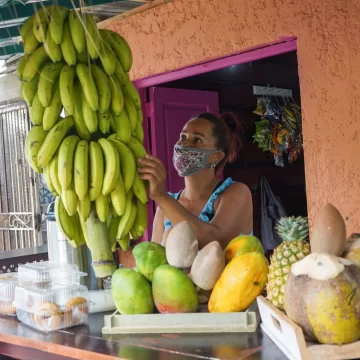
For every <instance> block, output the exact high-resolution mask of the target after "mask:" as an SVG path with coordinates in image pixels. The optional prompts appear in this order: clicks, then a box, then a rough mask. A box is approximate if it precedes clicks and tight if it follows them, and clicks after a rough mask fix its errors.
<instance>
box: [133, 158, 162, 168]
mask: <svg viewBox="0 0 360 360" xmlns="http://www.w3.org/2000/svg"><path fill="white" fill-rule="evenodd" d="M138 161H139V164H141V165H142V166H149V167H159V163H158V162H156V161H154V160H152V159H145V158H142V159H139V160H138ZM161 165H162V164H161Z"/></svg>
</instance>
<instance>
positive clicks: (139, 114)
mask: <svg viewBox="0 0 360 360" xmlns="http://www.w3.org/2000/svg"><path fill="white" fill-rule="evenodd" d="M143 121H144V114H143V112H142V110H141V109H137V122H138V123H140V124H142V123H143Z"/></svg>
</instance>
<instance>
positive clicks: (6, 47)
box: [0, 0, 147, 63]
mask: <svg viewBox="0 0 360 360" xmlns="http://www.w3.org/2000/svg"><path fill="white" fill-rule="evenodd" d="M145 2H147V0H86V1H84V0H55V1H54V0H0V60H6V62H7V63H10V62H11V61H13V60H16V58H19V54H22V53H23V47H22V45H21V44H19V33H20V28H21V25H22V24H23V23H24V21H25V20H26V19H27V18H28V17H29V16H31V15H32V14H33V13H34V12H35V11H37V10H38V9H39V8H40V7H41V6H47V5H59V6H64V7H67V8H73V7H75V8H79V7H81V8H82V11H83V12H87V13H91V14H93V15H96V16H97V17H98V20H99V21H102V20H105V19H107V18H109V17H113V16H115V15H118V14H120V13H123V12H126V11H128V10H132V9H134V8H136V7H139V6H141V5H143V4H144V3H145Z"/></svg>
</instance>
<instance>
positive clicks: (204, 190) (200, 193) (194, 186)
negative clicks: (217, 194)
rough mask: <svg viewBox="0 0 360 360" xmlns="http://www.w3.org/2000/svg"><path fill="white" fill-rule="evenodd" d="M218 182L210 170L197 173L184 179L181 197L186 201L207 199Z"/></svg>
mask: <svg viewBox="0 0 360 360" xmlns="http://www.w3.org/2000/svg"><path fill="white" fill-rule="evenodd" d="M218 182H219V179H218V178H217V177H216V176H215V173H214V171H213V170H212V169H205V170H202V171H199V172H198V173H197V174H194V175H192V176H186V177H185V189H184V191H183V193H182V195H183V196H184V197H185V198H186V199H188V200H199V199H203V198H208V197H209V194H211V193H212V192H213V190H214V188H215V186H216V185H217V183H218Z"/></svg>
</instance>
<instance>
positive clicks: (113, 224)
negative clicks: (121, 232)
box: [109, 216, 120, 252]
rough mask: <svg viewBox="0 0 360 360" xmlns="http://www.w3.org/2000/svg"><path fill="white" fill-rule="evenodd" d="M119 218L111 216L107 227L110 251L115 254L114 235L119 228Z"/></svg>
mask: <svg viewBox="0 0 360 360" xmlns="http://www.w3.org/2000/svg"><path fill="white" fill-rule="evenodd" d="M119 222H120V217H119V216H112V217H111V220H110V225H109V239H110V245H111V251H112V252H115V250H116V234H117V229H118V227H119Z"/></svg>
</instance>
